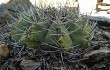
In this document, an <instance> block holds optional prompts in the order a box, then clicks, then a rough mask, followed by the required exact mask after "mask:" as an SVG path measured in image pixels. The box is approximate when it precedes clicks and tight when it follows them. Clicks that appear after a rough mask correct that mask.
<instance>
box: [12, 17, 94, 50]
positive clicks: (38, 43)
mask: <svg viewBox="0 0 110 70" xmlns="http://www.w3.org/2000/svg"><path fill="white" fill-rule="evenodd" d="M80 22H81V23H78V22H75V21H73V20H70V19H68V20H66V21H65V22H63V21H54V20H53V21H50V20H47V19H45V20H40V21H38V22H30V20H29V19H21V20H19V21H17V22H16V23H15V24H14V26H13V30H12V31H11V37H12V40H15V41H21V42H22V43H23V44H25V45H27V47H30V48H37V49H38V48H39V49H44V50H56V49H57V50H58V49H62V50H64V51H70V50H71V49H72V48H73V47H75V46H78V47H84V46H85V45H87V43H88V40H89V38H90V33H91V31H92V29H91V27H90V25H89V24H88V23H87V21H85V20H84V19H82V20H81V21H80Z"/></svg>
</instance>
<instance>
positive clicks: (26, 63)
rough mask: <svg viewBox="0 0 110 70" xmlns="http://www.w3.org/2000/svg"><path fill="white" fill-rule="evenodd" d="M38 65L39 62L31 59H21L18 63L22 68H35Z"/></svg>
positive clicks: (30, 69) (27, 69)
mask: <svg viewBox="0 0 110 70" xmlns="http://www.w3.org/2000/svg"><path fill="white" fill-rule="evenodd" d="M39 65H40V62H35V61H33V60H26V59H23V60H22V61H21V63H20V66H21V68H22V70H36V68H37V67H38V66H39Z"/></svg>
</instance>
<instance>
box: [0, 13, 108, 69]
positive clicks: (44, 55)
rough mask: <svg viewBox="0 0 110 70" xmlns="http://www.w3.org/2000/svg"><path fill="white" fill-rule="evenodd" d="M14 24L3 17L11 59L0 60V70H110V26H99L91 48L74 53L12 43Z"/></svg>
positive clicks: (1, 35)
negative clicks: (31, 47) (11, 32)
mask: <svg viewBox="0 0 110 70" xmlns="http://www.w3.org/2000/svg"><path fill="white" fill-rule="evenodd" d="M1 13H2V14H3V12H1ZM15 16H16V15H15ZM7 21H8V22H9V23H7ZM12 22H14V21H13V18H12V17H10V16H9V13H5V14H4V15H3V16H1V17H0V44H1V43H2V41H4V42H6V43H7V44H8V48H9V50H10V52H9V55H8V56H7V57H2V58H0V70H110V50H109V49H110V36H109V35H107V34H109V33H110V30H109V29H105V28H108V26H107V27H106V26H103V25H102V26H99V25H96V26H95V27H94V36H93V38H92V40H90V42H89V43H88V45H87V46H85V47H82V48H79V47H75V48H74V49H73V51H72V52H71V53H70V52H64V51H61V50H57V51H44V50H38V49H30V48H27V47H25V46H24V45H22V44H21V43H19V42H14V41H12V40H11V37H10V34H9V33H10V31H11V27H12V26H11V23H12ZM102 24H104V22H103V23H102ZM104 32H106V33H107V34H105V33H104ZM101 48H105V50H102V49H101ZM107 49H108V50H107Z"/></svg>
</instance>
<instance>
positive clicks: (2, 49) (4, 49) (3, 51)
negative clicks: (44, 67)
mask: <svg viewBox="0 0 110 70" xmlns="http://www.w3.org/2000/svg"><path fill="white" fill-rule="evenodd" d="M8 54H9V49H8V46H7V44H1V45H0V55H1V56H5V57H6V56H7V55H8Z"/></svg>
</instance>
